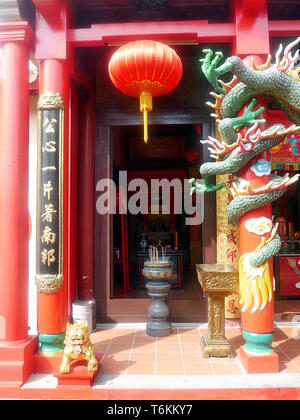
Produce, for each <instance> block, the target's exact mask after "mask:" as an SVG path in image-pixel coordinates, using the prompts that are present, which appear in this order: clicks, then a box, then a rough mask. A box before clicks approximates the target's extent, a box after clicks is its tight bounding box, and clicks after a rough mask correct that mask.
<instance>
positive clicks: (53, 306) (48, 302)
mask: <svg viewBox="0 0 300 420" xmlns="http://www.w3.org/2000/svg"><path fill="white" fill-rule="evenodd" d="M45 92H58V93H60V94H61V95H62V97H63V100H64V102H65V121H64V169H63V179H64V181H63V190H64V193H63V195H64V202H63V213H64V215H63V226H64V227H63V273H64V283H63V286H62V288H61V289H60V291H59V292H58V293H54V294H52V295H46V294H44V293H38V331H39V333H42V334H57V333H61V332H63V331H65V329H66V324H67V319H68V304H67V302H68V280H69V253H70V248H71V246H70V236H69V232H70V229H72V227H71V226H70V223H69V217H68V215H69V210H70V209H69V201H68V197H69V192H68V188H69V115H68V109H69V77H68V68H67V66H66V64H65V63H64V62H62V61H59V60H45V61H42V63H41V66H40V94H42V93H45Z"/></svg>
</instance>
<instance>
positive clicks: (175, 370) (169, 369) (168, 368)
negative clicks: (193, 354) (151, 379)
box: [156, 362, 184, 375]
mask: <svg viewBox="0 0 300 420" xmlns="http://www.w3.org/2000/svg"><path fill="white" fill-rule="evenodd" d="M156 375H184V370H183V365H182V363H166V362H164V363H157V365H156Z"/></svg>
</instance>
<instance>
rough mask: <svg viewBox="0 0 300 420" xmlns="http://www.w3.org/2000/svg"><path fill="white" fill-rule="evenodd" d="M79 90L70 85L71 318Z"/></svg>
mask: <svg viewBox="0 0 300 420" xmlns="http://www.w3.org/2000/svg"><path fill="white" fill-rule="evenodd" d="M78 107H79V104H78V88H77V86H76V85H75V84H74V83H73V82H71V83H70V98H69V117H70V118H69V138H70V141H69V156H70V158H69V176H68V179H69V187H68V189H69V226H72V229H68V243H69V244H70V250H69V255H70V256H69V260H68V264H69V268H68V272H69V291H68V317H69V319H70V318H71V314H72V302H74V300H76V297H77V269H78V264H77V229H78V225H77V183H78V176H77V173H78V165H77V162H78V118H79V110H78Z"/></svg>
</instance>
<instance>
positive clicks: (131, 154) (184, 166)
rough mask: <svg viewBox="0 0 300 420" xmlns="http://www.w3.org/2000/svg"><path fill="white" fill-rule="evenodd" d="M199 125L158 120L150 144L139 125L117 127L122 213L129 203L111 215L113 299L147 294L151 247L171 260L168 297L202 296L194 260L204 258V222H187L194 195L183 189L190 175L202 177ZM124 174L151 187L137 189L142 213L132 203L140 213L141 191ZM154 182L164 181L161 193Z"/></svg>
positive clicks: (116, 175)
mask: <svg viewBox="0 0 300 420" xmlns="http://www.w3.org/2000/svg"><path fill="white" fill-rule="evenodd" d="M199 129H200V128H199V126H193V125H153V126H151V127H150V132H151V138H150V139H149V141H148V144H145V143H144V141H143V140H142V136H141V134H142V132H141V127H139V126H128V127H113V128H112V130H111V148H112V175H113V180H114V182H115V185H116V187H117V188H116V196H117V209H116V210H117V213H120V212H121V211H120V207H121V206H122V205H124V204H125V205H126V204H127V214H115V215H113V216H112V242H111V243H112V245H111V246H112V252H111V259H112V263H111V289H110V296H111V298H112V299H115V298H120V299H126V298H127V299H147V298H148V295H147V291H146V289H145V284H144V278H143V274H142V271H143V267H144V262H145V261H148V260H149V258H150V257H149V254H150V252H151V249H152V248H154V249H155V248H156V249H157V252H158V253H160V254H162V253H164V254H166V255H167V256H168V258H169V259H170V260H171V261H172V271H173V273H172V277H171V279H170V283H171V291H170V294H169V298H170V299H172V300H173V299H174V300H175V299H190V298H197V297H198V299H202V297H203V294H202V290H201V287H200V285H199V283H198V281H197V276H196V270H195V264H196V263H201V262H202V249H201V239H202V238H201V233H202V227H201V224H197V225H191V226H190V225H189V224H187V223H186V218H187V217H188V215H187V214H186V212H185V207H186V206H185V205H184V197H189V191H184V189H185V188H188V189H190V186H189V185H187V180H188V179H189V178H191V177H192V176H197V171H198V168H199V165H200V159H201V156H200V142H199ZM197 131H198V132H197ZM125 176H126V177H127V183H128V185H129V187H130V186H131V185H133V187H134V185H135V184H136V183H138V184H140V183H142V185H143V186H144V187H145V189H146V191H141V189H140V187H138V189H137V191H138V194H139V197H141V199H140V200H143V201H144V203H140V202H138V206H139V207H140V208H141V212H138V213H137V211H135V209H134V208H133V211H134V213H137V214H132V212H131V211H130V210H131V209H130V203H132V202H133V203H135V201H133V199H134V197H133V196H134V195H135V194H136V192H135V191H128V192H126V191H125V190H126V187H127V186H124V185H122V183H123V180H122V179H121V178H120V177H123V179H124V177H125ZM139 180H142V181H139ZM155 182H156V183H158V182H160V183H161V185H162V187H161V188H160V190H159V191H158V193H156V192H155V191H154V190H153V191H152V192H151V185H157V184H155ZM125 183H126V180H125ZM164 183H165V187H166V188H165V187H163V185H164ZM169 185H170V188H168V186H169ZM130 189H132V188H130ZM185 194H186V195H185ZM189 199H190V198H189ZM124 200H127V203H124ZM140 200H139V201H140ZM128 204H129V206H128ZM191 204H192V203H191ZM128 207H129V208H128ZM145 207H147V208H145ZM175 207H177V208H175ZM199 207H200V206H199ZM137 210H138V209H137ZM199 211H200V209H199ZM142 212H143V213H145V214H142ZM200 218H201V215H200V214H199V219H200Z"/></svg>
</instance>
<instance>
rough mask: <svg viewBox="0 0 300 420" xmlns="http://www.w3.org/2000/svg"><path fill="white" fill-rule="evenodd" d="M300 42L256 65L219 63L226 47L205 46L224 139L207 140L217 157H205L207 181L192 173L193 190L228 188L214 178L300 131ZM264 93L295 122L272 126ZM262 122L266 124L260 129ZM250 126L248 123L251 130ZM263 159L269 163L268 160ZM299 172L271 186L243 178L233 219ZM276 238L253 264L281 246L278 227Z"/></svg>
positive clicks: (205, 67)
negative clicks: (261, 99)
mask: <svg viewBox="0 0 300 420" xmlns="http://www.w3.org/2000/svg"><path fill="white" fill-rule="evenodd" d="M299 41H300V38H298V39H296V40H295V41H293V42H292V43H290V44H289V45H288V46H287V47H286V48H285V50H284V52H283V57H281V55H282V51H283V47H282V45H280V47H279V49H278V51H277V53H276V57H275V59H276V61H275V63H274V64H272V63H271V55H269V56H268V58H267V60H266V62H265V63H264V64H263V65H256V64H255V63H254V61H253V60H252V61H251V64H250V65H249V66H247V65H246V64H245V63H244V62H243V61H242V60H241V59H240V58H239V57H235V56H233V57H229V58H227V59H226V61H225V62H224V63H223V64H221V65H220V62H221V60H222V59H223V54H222V53H221V52H217V53H216V54H215V55H214V53H213V52H212V51H211V50H209V49H206V50H203V51H204V53H205V57H204V58H203V59H201V60H200V61H201V62H202V71H203V73H204V75H205V77H206V78H207V80H208V81H209V82H210V83H211V85H212V86H213V88H214V89H215V91H216V92H217V93H216V92H211V95H212V96H213V97H214V98H215V103H211V102H208V103H207V104H208V105H209V106H210V107H211V108H213V109H214V113H213V114H212V116H213V117H215V118H216V121H217V126H218V131H219V133H220V136H221V139H220V140H217V139H215V138H213V137H209V138H208V140H204V141H202V143H204V144H208V145H209V151H210V152H211V157H213V158H214V159H216V162H206V163H204V164H202V165H201V167H200V174H201V176H202V178H203V184H202V183H198V182H196V180H195V179H194V178H192V179H191V180H190V182H191V183H192V191H191V192H196V193H203V192H211V191H217V190H220V189H221V188H224V187H225V186H226V185H225V184H224V183H220V184H219V185H213V184H212V182H211V177H212V176H215V175H225V174H237V173H238V171H239V170H240V169H241V168H243V167H244V166H245V165H246V164H247V163H248V162H249V161H250V160H252V159H253V158H254V157H255V156H258V155H260V154H261V153H262V152H265V151H267V150H269V149H271V148H272V147H274V146H276V145H278V144H279V143H280V142H282V141H283V139H284V138H285V137H286V136H287V135H289V134H291V133H293V132H296V131H299V130H300V127H299V125H300V77H299V74H300V68H296V69H295V66H296V64H297V61H298V56H299V50H297V51H296V52H295V54H294V55H293V54H292V53H291V50H292V49H293V48H294V47H295V46H296V45H297V44H298V43H299ZM227 72H230V73H231V74H232V75H233V79H232V80H231V81H230V82H229V83H224V82H223V81H221V80H219V79H218V78H219V77H220V76H221V75H223V74H225V73H227ZM262 94H263V95H270V96H272V97H274V98H275V99H276V100H277V101H278V102H279V103H280V105H281V109H282V110H283V112H284V113H285V114H286V116H287V117H288V119H289V120H290V121H291V122H292V123H293V125H291V126H289V127H285V126H284V125H282V124H272V125H267V122H266V120H265V119H264V118H259V117H260V115H261V114H262V113H263V112H264V110H265V109H264V107H259V108H258V109H255V106H256V103H257V100H256V97H257V96H258V95H262ZM247 103H248V106H246V104H247ZM243 107H245V108H244V112H243V114H242V115H238V113H239V112H240V110H241V109H242V108H243ZM261 124H264V126H265V127H267V128H265V129H262V130H261V129H259V125H261ZM245 127H248V129H247V130H246V131H245ZM242 128H243V130H241V129H242ZM242 133H245V134H242ZM264 163H265V164H268V162H266V161H264ZM269 165H270V164H269ZM270 166H271V165H270ZM270 171H271V169H270ZM298 177H299V174H297V175H295V176H293V177H291V178H290V177H289V175H288V174H286V175H285V176H284V177H279V176H277V175H271V180H270V182H268V183H267V185H265V186H263V187H260V188H256V189H255V188H252V187H251V185H250V183H249V182H247V181H246V180H244V179H241V178H239V179H238V181H237V182H236V183H234V184H233V185H232V189H231V192H232V196H233V200H232V201H231V202H230V204H229V205H228V208H227V215H228V219H229V222H231V223H233V224H238V223H239V221H240V219H241V217H242V216H243V215H244V214H246V213H247V212H249V211H251V210H254V209H256V208H259V207H261V206H264V205H265V204H267V203H270V202H273V201H274V200H277V199H278V198H279V197H281V196H282V195H283V194H284V193H285V191H286V190H287V187H288V186H289V185H291V184H292V183H294V182H296V181H297V180H298ZM271 239H272V240H270V241H268V242H266V243H264V246H262V247H260V248H259V249H257V250H255V252H253V253H251V255H249V258H250V265H251V267H256V268H258V267H261V266H262V265H263V264H264V263H265V262H266V261H267V260H268V259H269V258H271V257H272V256H273V255H275V254H276V253H277V252H278V251H279V249H280V238H279V236H278V235H277V234H276V232H275V231H274V232H273V235H272V238H271Z"/></svg>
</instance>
